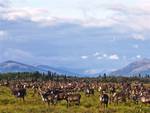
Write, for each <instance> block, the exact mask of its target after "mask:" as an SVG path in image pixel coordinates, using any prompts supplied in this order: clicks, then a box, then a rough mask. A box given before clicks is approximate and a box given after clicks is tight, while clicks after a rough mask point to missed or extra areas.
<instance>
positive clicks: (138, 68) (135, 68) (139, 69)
mask: <svg viewBox="0 0 150 113" xmlns="http://www.w3.org/2000/svg"><path fill="white" fill-rule="evenodd" d="M110 74H111V75H138V74H150V59H141V60H139V61H135V62H132V63H130V64H129V65H127V66H125V67H123V68H121V69H118V70H116V71H113V72H111V73H110Z"/></svg>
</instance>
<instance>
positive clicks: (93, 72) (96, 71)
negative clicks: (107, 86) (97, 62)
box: [84, 69, 98, 74]
mask: <svg viewBox="0 0 150 113" xmlns="http://www.w3.org/2000/svg"><path fill="white" fill-rule="evenodd" d="M84 73H85V74H97V73H98V70H96V69H90V70H86V71H85V72H84Z"/></svg>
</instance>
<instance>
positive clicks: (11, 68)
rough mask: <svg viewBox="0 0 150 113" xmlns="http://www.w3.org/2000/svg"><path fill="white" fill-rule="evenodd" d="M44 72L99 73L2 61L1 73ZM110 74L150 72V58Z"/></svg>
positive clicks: (124, 74) (78, 74) (126, 74)
mask: <svg viewBox="0 0 150 113" xmlns="http://www.w3.org/2000/svg"><path fill="white" fill-rule="evenodd" d="M35 71H39V72H44V73H47V72H48V71H51V72H56V73H58V74H67V75H77V76H97V75H98V74H93V75H91V74H84V73H83V70H77V69H76V70H75V69H69V68H62V67H60V68H56V67H51V66H48V65H37V66H33V65H28V64H24V63H20V62H17V61H12V60H9V61H5V62H2V63H0V73H7V72H35ZM109 74H110V75H122V76H129V75H138V74H150V59H142V60H139V61H135V62H132V63H130V64H128V65H127V66H125V67H123V68H121V69H118V70H116V71H113V72H110V73H109Z"/></svg>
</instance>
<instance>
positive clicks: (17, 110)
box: [0, 86, 150, 113]
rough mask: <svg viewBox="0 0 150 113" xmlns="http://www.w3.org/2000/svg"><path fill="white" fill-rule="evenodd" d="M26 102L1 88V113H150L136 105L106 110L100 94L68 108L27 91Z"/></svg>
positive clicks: (63, 104) (148, 107) (125, 105)
mask: <svg viewBox="0 0 150 113" xmlns="http://www.w3.org/2000/svg"><path fill="white" fill-rule="evenodd" d="M27 93H28V95H27V97H26V99H25V100H26V101H25V102H23V101H22V100H20V99H16V98H15V97H14V96H13V95H11V93H10V90H9V88H6V87H1V86H0V113H150V105H142V104H139V105H135V104H134V103H131V102H129V103H122V104H119V105H115V104H111V105H109V107H108V108H107V109H104V108H103V107H102V106H101V105H100V104H99V99H98V93H96V94H95V96H91V97H85V96H84V94H82V97H81V105H80V106H71V107H69V108H67V107H66V101H62V102H60V103H58V104H57V105H55V106H53V105H50V106H48V105H47V104H45V103H43V102H42V101H41V98H40V97H39V96H38V95H36V96H35V97H32V93H33V92H32V91H30V90H28V91H27Z"/></svg>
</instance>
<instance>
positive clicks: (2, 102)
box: [0, 72, 150, 113]
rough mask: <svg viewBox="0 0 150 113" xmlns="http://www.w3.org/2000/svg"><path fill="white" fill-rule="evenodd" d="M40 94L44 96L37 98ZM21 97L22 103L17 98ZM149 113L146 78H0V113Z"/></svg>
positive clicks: (32, 75) (149, 87)
mask: <svg viewBox="0 0 150 113" xmlns="http://www.w3.org/2000/svg"><path fill="white" fill-rule="evenodd" d="M41 94H43V95H45V96H43V98H41V97H42V95H41ZM103 95H105V96H106V95H108V97H109V99H108V106H105V105H103V103H105V101H107V99H103ZM22 96H24V99H22V98H20V97H22ZM16 97H17V98H16ZM104 98H105V97H104ZM48 100H49V103H48ZM103 100H105V101H103ZM106 103H107V102H106ZM149 111H150V77H149V75H140V74H139V75H137V76H131V77H123V76H108V75H106V74H104V75H99V76H98V77H77V76H66V75H59V74H57V73H52V72H48V74H44V73H43V74H41V73H39V72H33V73H29V72H24V73H5V74H0V113H149Z"/></svg>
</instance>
